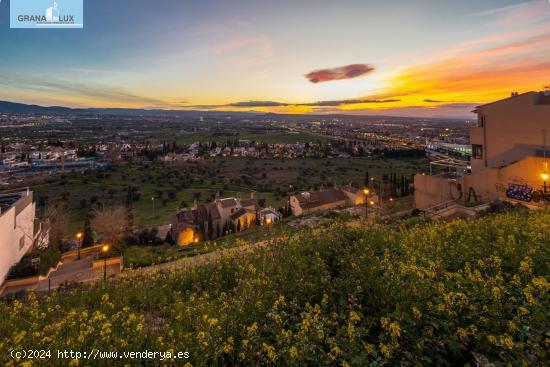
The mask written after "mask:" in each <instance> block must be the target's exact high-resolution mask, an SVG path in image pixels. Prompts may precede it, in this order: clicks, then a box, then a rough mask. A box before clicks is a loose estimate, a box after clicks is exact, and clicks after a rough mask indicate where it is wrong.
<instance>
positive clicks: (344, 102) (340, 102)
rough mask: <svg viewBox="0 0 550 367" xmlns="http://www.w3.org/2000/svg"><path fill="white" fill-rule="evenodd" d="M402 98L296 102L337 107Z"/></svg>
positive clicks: (305, 104)
mask: <svg viewBox="0 0 550 367" xmlns="http://www.w3.org/2000/svg"><path fill="white" fill-rule="evenodd" d="M399 101H401V100H400V99H383V100H380V99H341V100H334V101H319V102H312V103H296V104H295V106H320V107H335V106H342V105H350V104H363V103H391V102H399Z"/></svg>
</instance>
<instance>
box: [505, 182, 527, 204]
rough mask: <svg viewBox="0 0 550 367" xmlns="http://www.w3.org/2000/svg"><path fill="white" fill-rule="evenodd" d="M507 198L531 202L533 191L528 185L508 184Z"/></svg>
mask: <svg viewBox="0 0 550 367" xmlns="http://www.w3.org/2000/svg"><path fill="white" fill-rule="evenodd" d="M506 196H508V197H509V198H512V199H516V200H521V201H531V199H533V189H532V188H531V187H530V186H528V185H520V184H512V183H511V184H508V189H507V190H506Z"/></svg>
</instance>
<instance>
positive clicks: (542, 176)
mask: <svg viewBox="0 0 550 367" xmlns="http://www.w3.org/2000/svg"><path fill="white" fill-rule="evenodd" d="M548 177H549V176H548V172H546V170H545V171H544V172H542V173H541V174H540V178H542V182H543V186H542V188H543V191H542V201H543V202H544V208H545V209H546V181H548Z"/></svg>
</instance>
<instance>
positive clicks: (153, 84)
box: [0, 0, 550, 117]
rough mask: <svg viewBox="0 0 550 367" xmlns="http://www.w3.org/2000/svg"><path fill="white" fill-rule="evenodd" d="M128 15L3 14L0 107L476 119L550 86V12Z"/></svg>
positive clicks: (412, 8) (365, 8)
mask: <svg viewBox="0 0 550 367" xmlns="http://www.w3.org/2000/svg"><path fill="white" fill-rule="evenodd" d="M129 4H130V3H128V2H116V3H111V2H105V1H95V2H93V3H86V5H85V9H84V19H85V25H84V29H82V30H16V29H9V3H8V2H1V3H0V43H1V44H2V45H3V51H4V52H3V55H2V58H1V61H0V87H1V88H2V98H0V99H2V100H9V101H13V102H23V103H36V104H41V105H63V106H69V107H126V108H163V109H205V110H227V111H249V110H254V111H263V112H276V113H321V114H322V113H349V114H370V115H372V114H377V115H396V116H405V115H406V116H419V117H445V116H447V117H466V116H469V113H470V111H471V110H472V108H473V107H474V106H475V105H478V104H481V103H484V102H488V101H491V100H495V99H500V98H504V97H506V96H507V95H509V94H510V92H511V91H518V92H526V91H529V90H541V89H542V88H544V86H545V85H547V84H550V4H549V3H548V1H546V0H534V1H527V2H517V1H485V2H483V4H479V3H477V2H473V1H461V2H445V3H444V4H442V3H441V2H434V1H416V2H414V3H403V2H385V3H378V2H372V1H346V2H340V3H338V4H334V3H331V2H325V1H315V2H312V1H299V2H257V1H256V2H253V1H239V2H223V3H222V2H219V1H205V2H201V3H191V2H175V1H167V2H165V3H163V4H162V6H158V8H156V9H155V8H153V7H152V5H151V3H150V2H146V1H141V0H140V1H134V2H132V3H131V6H129ZM59 6H60V7H62V3H61V2H60V4H59Z"/></svg>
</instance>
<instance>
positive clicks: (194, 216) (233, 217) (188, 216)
mask: <svg viewBox="0 0 550 367" xmlns="http://www.w3.org/2000/svg"><path fill="white" fill-rule="evenodd" d="M260 209H261V208H260V206H259V205H258V202H257V200H256V199H254V195H253V194H251V198H250V199H240V198H235V197H231V198H224V199H221V198H220V197H219V194H216V198H215V200H214V201H213V202H211V203H207V204H198V203H197V202H195V204H194V205H193V207H192V208H184V209H180V210H178V211H177V212H176V213H175V214H174V216H173V217H172V227H171V230H172V237H173V238H174V239H175V240H176V242H177V244H178V245H180V246H187V245H189V244H191V243H194V242H199V241H202V240H204V239H213V238H217V237H219V236H221V235H222V234H223V232H224V231H225V230H227V228H228V226H231V227H232V229H236V228H239V229H240V230H244V229H246V228H249V227H250V226H251V225H252V224H253V223H254V222H255V220H256V217H257V213H258V211H259V210H260Z"/></svg>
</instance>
